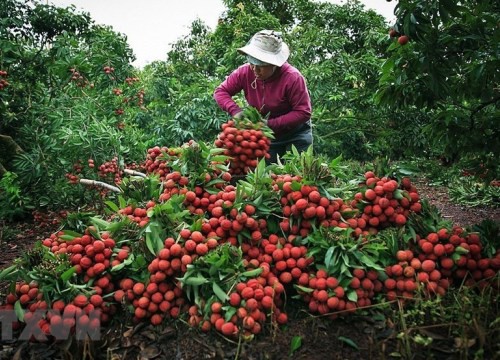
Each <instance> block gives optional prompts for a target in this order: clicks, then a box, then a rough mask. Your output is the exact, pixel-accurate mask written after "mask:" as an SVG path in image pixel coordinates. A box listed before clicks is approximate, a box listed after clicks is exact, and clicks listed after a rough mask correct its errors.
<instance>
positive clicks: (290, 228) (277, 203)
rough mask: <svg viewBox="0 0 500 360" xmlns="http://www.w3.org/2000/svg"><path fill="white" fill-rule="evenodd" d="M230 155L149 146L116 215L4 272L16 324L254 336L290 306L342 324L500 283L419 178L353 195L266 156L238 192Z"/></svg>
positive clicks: (384, 180)
mask: <svg viewBox="0 0 500 360" xmlns="http://www.w3.org/2000/svg"><path fill="white" fill-rule="evenodd" d="M227 159H228V158H227V157H226V156H224V154H221V151H220V149H213V148H209V147H208V146H206V145H204V144H197V143H195V142H190V143H188V144H186V145H185V146H183V147H181V148H176V149H168V148H159V147H158V148H154V149H150V150H149V151H148V157H147V159H146V162H145V164H144V165H143V169H145V172H146V174H145V175H147V176H145V177H124V178H122V179H120V181H121V185H120V186H121V190H122V192H121V193H120V194H118V195H116V196H111V195H110V199H109V201H107V205H108V207H109V209H108V212H107V213H108V214H109V215H108V216H107V217H106V218H102V217H97V216H96V217H92V218H90V223H88V224H85V225H82V226H80V227H76V228H73V229H64V230H62V231H60V232H58V233H56V234H53V235H52V236H50V237H49V238H47V239H45V240H43V241H42V242H40V243H39V244H37V245H35V247H34V248H33V249H32V250H31V251H29V252H28V253H26V254H24V255H23V256H22V257H21V258H19V259H18V260H16V262H15V264H14V265H13V266H11V267H10V268H7V269H5V270H3V271H2V272H1V273H0V279H3V280H5V279H8V280H11V281H12V282H13V284H15V285H14V286H13V287H12V288H11V290H12V291H11V292H10V293H9V294H7V295H6V297H5V298H3V299H2V305H1V308H2V309H16V313H17V314H18V318H19V321H18V322H16V323H14V328H16V329H18V328H21V327H23V326H24V324H25V323H26V322H29V320H30V318H33V316H34V314H35V313H37V314H39V312H40V311H43V312H44V316H43V317H42V318H41V319H40V320H39V322H38V326H39V327H40V329H41V330H42V332H43V334H44V336H46V338H44V337H43V336H42V335H41V334H38V337H37V340H40V341H50V340H51V339H54V338H56V339H57V337H55V334H61V328H63V329H65V330H66V331H67V332H69V333H72V332H76V333H78V331H79V329H80V331H81V329H82V328H88V329H90V328H95V326H96V324H97V323H99V324H101V325H106V324H108V323H109V322H110V319H111V318H113V319H124V318H127V316H126V315H129V316H128V318H131V321H132V322H133V323H138V322H141V321H149V322H150V323H151V324H153V325H161V324H165V323H167V322H169V321H175V320H176V319H179V318H183V319H184V320H185V321H186V322H187V323H189V324H190V325H192V326H193V327H197V328H199V329H200V330H201V331H214V330H215V331H218V332H220V333H222V334H223V335H224V336H227V337H230V338H237V337H241V338H242V339H245V340H250V339H252V338H253V337H254V336H255V335H256V334H259V333H261V332H264V331H271V330H270V329H271V326H274V325H276V324H285V323H287V321H288V315H287V299H291V298H292V297H294V298H297V299H300V300H302V301H303V302H304V306H305V308H306V309H307V310H308V311H309V312H310V313H312V314H316V313H317V314H322V315H328V316H330V317H331V318H332V319H335V318H337V317H339V316H348V315H349V314H351V313H352V312H355V311H356V310H357V309H359V308H363V307H366V306H371V305H373V304H375V303H377V302H383V301H386V299H387V300H400V301H401V302H402V303H403V304H407V303H411V299H412V298H416V297H418V298H427V297H434V296H443V295H444V294H445V293H446V292H447V291H449V290H450V288H452V287H453V286H454V285H455V284H462V283H465V284H466V285H470V286H473V285H474V286H476V285H477V286H478V287H485V286H494V287H497V286H498V270H499V268H500V252H499V251H496V253H494V254H487V252H486V250H487V249H486V247H485V246H483V244H484V242H485V241H486V240H487V239H481V238H480V236H479V234H478V233H475V232H471V231H470V230H466V229H463V228H459V227H452V226H451V224H449V223H446V222H442V221H437V222H434V223H432V224H430V225H429V218H432V217H430V216H429V215H428V214H429V212H430V211H431V210H432V209H431V208H430V207H429V206H428V204H426V202H422V201H421V199H420V198H419V195H418V191H417V189H416V188H415V186H414V185H413V184H412V183H411V181H410V179H409V178H402V179H399V180H398V179H393V178H388V177H378V176H377V175H376V174H374V173H373V172H371V171H368V172H366V173H365V174H364V176H362V177H360V179H358V182H357V185H354V186H355V187H354V188H353V191H352V197H351V198H344V199H342V198H338V197H334V196H332V193H335V192H334V191H331V186H332V182H331V181H332V178H333V177H332V176H329V175H328V174H326V169H325V168H324V166H317V167H315V164H316V162H315V161H316V160H317V157H314V156H312V154H310V153H303V154H301V158H300V159H298V163H299V164H300V166H289V165H282V166H271V167H266V166H265V163H264V161H261V162H259V163H257V164H255V166H254V170H253V171H251V172H249V173H248V174H246V177H245V178H244V179H242V180H240V181H239V182H238V183H237V184H232V183H231V180H232V179H231V174H230V173H229V171H228V166H227ZM252 164H253V163H252ZM287 166H289V167H287ZM290 168H295V169H300V171H299V172H300V173H295V174H290V173H289V169H290ZM314 169H316V171H318V173H319V172H321V174H320V176H319V175H318V176H316V177H315V175H314V174H313V172H314V171H313V170H314ZM314 179H317V180H314ZM351 183H352V182H351ZM347 193H349V192H347ZM424 220H425V221H424ZM412 231H413V232H412ZM403 239H405V240H404V241H403ZM487 255H489V256H487ZM96 313H97V314H98V315H99V316H98V317H96V316H95V314H96ZM120 314H121V315H120ZM90 324H91V325H90Z"/></svg>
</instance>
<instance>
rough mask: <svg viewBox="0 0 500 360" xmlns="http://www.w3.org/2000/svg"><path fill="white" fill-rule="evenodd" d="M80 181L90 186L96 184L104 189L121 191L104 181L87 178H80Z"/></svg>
mask: <svg viewBox="0 0 500 360" xmlns="http://www.w3.org/2000/svg"><path fill="white" fill-rule="evenodd" d="M80 183H82V184H84V185H91V186H97V187H101V188H105V189H108V190H111V191H114V192H117V193H121V192H122V191H121V190H120V188H117V187H116V186H113V185H109V184H106V183H105V182H102V181H96V180H89V179H80Z"/></svg>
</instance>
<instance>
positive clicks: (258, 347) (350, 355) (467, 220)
mask: <svg viewBox="0 0 500 360" xmlns="http://www.w3.org/2000/svg"><path fill="white" fill-rule="evenodd" d="M416 186H417V189H418V190H419V193H420V194H421V197H422V198H425V199H428V200H429V202H430V203H431V204H432V205H435V206H436V207H437V208H438V209H439V210H440V212H441V215H442V216H443V217H444V218H445V219H448V220H450V221H451V222H452V223H453V224H455V225H459V226H462V227H467V226H470V225H474V224H478V223H480V222H481V221H482V220H484V219H491V220H494V221H498V222H500V209H498V208H497V209H491V208H467V207H463V206H460V205H455V204H452V203H450V201H449V198H448V195H447V190H446V188H442V187H431V186H429V185H427V183H426V182H425V181H423V180H421V181H418V182H417V183H416ZM1 226H2V224H1V223H0V269H1V268H4V267H7V266H9V265H10V264H11V263H12V261H13V260H14V259H15V258H17V257H19V256H20V255H21V254H22V253H23V252H24V251H25V250H26V249H28V248H29V247H30V246H31V245H32V244H33V243H34V242H35V241H36V240H39V239H44V238H45V237H47V236H49V235H50V233H51V232H53V231H54V230H56V229H57V228H56V227H55V226H53V227H47V228H44V229H35V228H33V225H32V224H28V223H22V224H18V225H17V226H16V229H15V231H12V229H6V227H5V226H4V227H3V228H2V227H1ZM0 285H3V286H0V292H1V293H3V292H4V291H3V290H5V284H0ZM293 301H294V300H292V299H289V301H288V304H289V306H288V307H289V309H288V312H289V318H292V319H293V320H291V321H289V324H288V325H287V326H286V327H284V328H280V329H273V328H265V329H264V330H263V334H261V335H259V337H258V338H256V339H254V340H253V341H251V342H248V343H241V344H238V343H237V342H231V341H229V340H227V339H226V338H224V337H222V336H219V335H218V334H215V333H211V334H210V335H207V334H203V333H200V332H199V331H197V330H194V329H192V328H190V327H189V326H187V325H185V324H183V323H181V322H178V321H177V322H176V324H175V325H174V324H171V325H166V326H165V327H164V328H158V327H157V328H152V327H150V326H147V325H144V324H141V325H138V326H137V327H136V328H121V327H120V326H122V325H120V324H118V325H116V326H114V327H113V328H111V329H107V330H105V332H104V333H103V334H102V340H101V341H96V342H92V343H82V342H76V341H73V342H71V343H70V342H66V343H61V344H56V345H50V346H49V345H44V344H36V345H33V344H27V343H23V344H19V343H9V342H3V343H0V360H3V359H20V360H25V359H37V360H42V359H51V360H52V359H83V358H88V359H112V360H120V359H176V360H191V359H192V360H198V359H221V360H222V359H248V360H260V359H263V360H264V359H304V360H306V359H307V360H323V359H325V360H326V359H328V360H336V359H339V360H340V359H356V360H364V359H374V360H376V359H396V358H408V357H404V356H402V355H399V356H395V355H396V354H403V353H404V350H405V349H402V348H401V345H402V342H401V341H398V339H397V335H398V332H399V331H398V330H397V329H395V326H394V324H393V322H392V321H391V320H390V319H391V314H390V311H391V310H389V309H387V308H386V309H375V310H377V311H375V312H370V313H369V315H367V314H355V315H353V316H349V317H346V318H345V319H337V320H336V321H331V320H329V319H326V318H318V317H311V316H309V315H307V314H305V313H299V314H293V311H294V310H293V309H294V308H295V309H297V308H301V307H302V305H301V306H294V303H293ZM374 314H375V315H374ZM392 315H394V314H392ZM445 334H446V332H445ZM432 337H433V339H434V341H433V343H432V346H431V347H427V348H426V349H427V350H429V349H431V350H432V353H431V354H430V353H429V352H428V351H419V350H418V349H414V351H413V350H412V352H411V353H412V355H411V358H412V359H457V358H458V357H457V356H458V355H457V354H456V352H453V347H454V345H456V344H454V339H450V338H447V337H446V336H442V335H437V334H433V335H432ZM455 341H456V339H455ZM291 352H293V354H292V355H291ZM407 353H408V352H407ZM392 355H394V356H392ZM492 356H493V355H492ZM463 358H464V359H466V358H468V357H463ZM493 358H494V357H493ZM493 358H492V359H493Z"/></svg>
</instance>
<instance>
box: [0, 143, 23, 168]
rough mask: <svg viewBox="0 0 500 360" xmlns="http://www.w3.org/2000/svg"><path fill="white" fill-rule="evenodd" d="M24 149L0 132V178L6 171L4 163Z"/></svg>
mask: <svg viewBox="0 0 500 360" xmlns="http://www.w3.org/2000/svg"><path fill="white" fill-rule="evenodd" d="M23 152H24V150H23V149H22V148H21V147H20V146H19V145H18V144H17V143H16V142H15V141H14V139H12V137H10V136H8V135H2V134H0V154H1V156H0V178H1V177H2V176H3V174H5V173H6V172H7V169H6V168H5V166H6V165H4V164H7V163H9V162H10V160H12V158H13V157H14V156H15V155H17V154H20V153H23Z"/></svg>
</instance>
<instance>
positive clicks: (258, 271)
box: [241, 267, 263, 277]
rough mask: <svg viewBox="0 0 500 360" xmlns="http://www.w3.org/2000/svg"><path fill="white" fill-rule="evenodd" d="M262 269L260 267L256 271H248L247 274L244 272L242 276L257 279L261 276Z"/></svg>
mask: <svg viewBox="0 0 500 360" xmlns="http://www.w3.org/2000/svg"><path fill="white" fill-rule="evenodd" d="M262 270H263V269H262V268H261V267H258V268H256V269H252V270H247V271H245V272H242V273H241V275H242V276H246V277H256V276H258V275H260V273H261V272H262Z"/></svg>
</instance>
